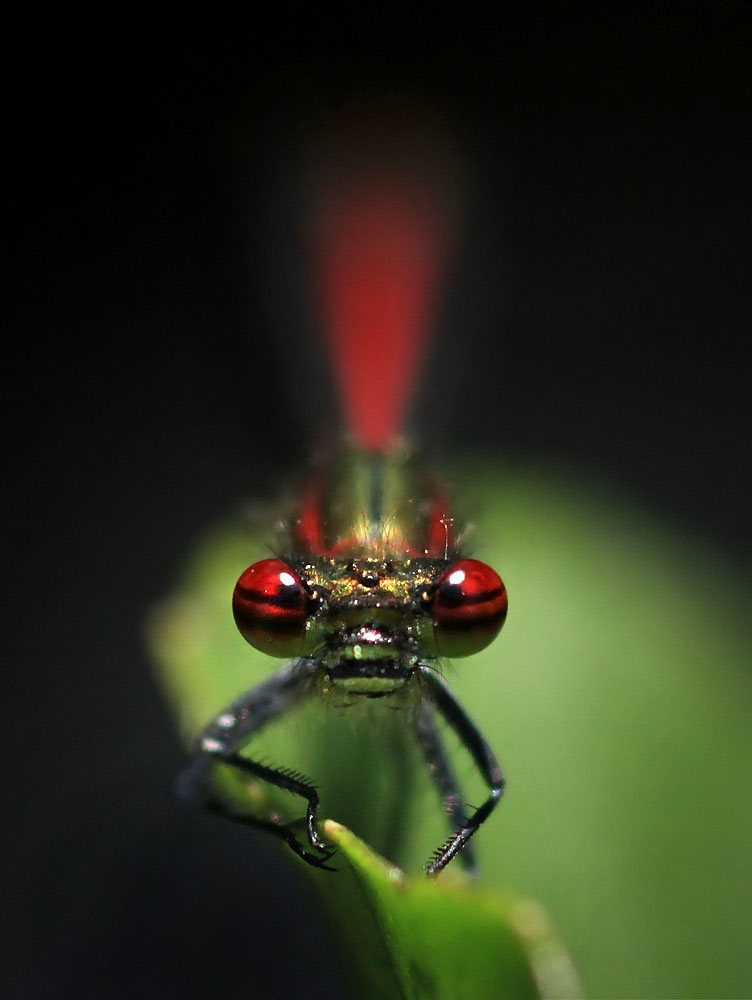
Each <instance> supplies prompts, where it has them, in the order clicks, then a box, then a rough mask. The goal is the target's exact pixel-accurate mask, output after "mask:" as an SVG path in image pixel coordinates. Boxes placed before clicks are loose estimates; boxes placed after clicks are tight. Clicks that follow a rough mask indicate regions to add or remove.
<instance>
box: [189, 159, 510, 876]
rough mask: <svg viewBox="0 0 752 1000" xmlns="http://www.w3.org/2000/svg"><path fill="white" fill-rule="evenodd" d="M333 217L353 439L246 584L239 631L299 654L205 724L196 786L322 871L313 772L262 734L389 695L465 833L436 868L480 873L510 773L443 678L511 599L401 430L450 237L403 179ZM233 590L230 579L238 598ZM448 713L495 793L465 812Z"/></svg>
mask: <svg viewBox="0 0 752 1000" xmlns="http://www.w3.org/2000/svg"><path fill="white" fill-rule="evenodd" d="M319 222H320V225H319V232H318V243H317V245H318V251H317V256H316V262H315V263H316V270H317V273H318V280H319V285H320V293H321V294H320V300H321V304H322V312H323V320H324V322H323V325H324V328H325V330H326V332H327V336H328V338H329V341H330V349H331V356H332V360H333V366H334V368H335V369H336V371H337V377H338V382H339V387H340V394H341V396H342V399H343V404H344V410H345V413H346V417H347V422H348V430H349V438H350V440H351V441H354V442H355V443H354V444H348V445H346V446H343V447H342V448H341V449H340V450H338V451H335V452H334V453H333V454H331V455H329V456H328V457H327V458H325V459H324V460H323V461H319V462H317V463H315V464H314V466H313V468H312V471H311V472H310V474H309V476H308V477H307V479H305V481H304V485H303V488H302V490H301V492H300V496H299V498H298V500H297V502H296V505H295V508H294V509H293V511H292V512H291V514H290V516H289V518H288V520H287V525H288V531H287V538H286V539H285V540H284V542H282V543H281V545H280V547H279V548H278V550H277V551H278V552H279V553H280V554H279V555H275V556H274V557H272V558H266V559H261V560H260V561H257V562H255V563H253V564H252V565H251V566H249V567H248V568H247V569H246V570H245V571H244V572H243V573H242V574H241V576H240V578H239V579H238V580H237V583H235V589H234V592H233V595H232V609H233V613H234V618H235V623H236V625H237V627H238V629H239V631H240V633H241V635H242V636H243V637H244V638H245V639H246V640H247V642H248V643H249V644H250V645H251V646H253V647H254V648H255V649H257V650H260V651H262V652H264V653H267V654H269V655H271V656H275V657H278V658H281V659H283V660H285V661H286V662H285V663H284V664H283V665H282V666H281V667H280V668H279V669H278V670H277V672H276V673H274V674H273V675H272V676H271V677H270V678H269V679H268V680H266V681H264V682H263V683H261V684H259V685H258V686H256V687H254V688H252V689H251V690H250V691H248V692H246V693H245V694H242V695H240V697H238V698H237V700H235V701H233V702H232V704H230V705H229V706H228V707H227V708H225V709H224V710H223V711H222V712H220V713H219V714H218V715H217V716H216V717H215V718H214V719H213V720H212V721H211V722H210V723H209V724H208V725H207V726H206V727H205V728H204V730H203V732H202V733H201V735H200V737H199V740H198V744H197V751H196V756H195V758H194V761H193V763H192V764H191V766H190V767H189V768H188V769H187V770H186V771H185V772H184V775H183V777H182V782H181V788H182V790H183V792H184V793H185V794H186V795H187V796H189V797H191V798H192V799H194V800H197V801H199V802H201V803H203V804H204V805H205V806H206V807H208V808H209V809H212V810H214V811H216V812H219V813H222V814H224V815H226V816H228V817H230V818H232V819H235V820H238V821H240V822H244V823H248V824H250V825H252V826H254V827H260V828H262V829H265V830H267V831H269V832H270V833H272V834H274V835H275V836H277V837H279V838H281V839H282V840H284V841H285V842H286V843H287V844H288V845H289V846H290V848H291V849H292V850H293V851H295V853H296V854H298V855H299V856H300V857H301V858H303V860H305V861H306V862H308V863H309V864H310V865H313V866H315V867H318V868H329V867H330V866H329V865H328V862H329V860H330V858H331V856H332V853H333V850H332V849H331V848H330V847H329V846H327V844H326V843H325V842H324V841H323V840H322V837H321V835H320V833H319V830H318V828H317V809H318V807H319V801H320V800H319V792H318V789H317V787H316V786H315V785H314V783H313V780H310V779H309V778H308V777H305V776H304V775H303V774H302V773H299V772H298V771H297V770H290V769H288V768H287V767H283V766H276V764H275V766H272V765H270V764H269V763H267V762H263V763H262V762H261V761H258V760H254V759H253V756H252V750H253V743H252V741H253V737H254V735H255V734H256V733H258V732H259V731H260V730H261V729H262V728H264V727H265V726H267V724H268V723H270V722H272V721H273V720H275V719H278V718H279V717H280V716H281V715H283V713H285V712H287V711H288V710H289V709H291V708H292V707H293V706H294V705H297V704H298V703H300V702H301V701H303V700H305V699H309V698H310V699H314V698H318V699H320V700H322V701H323V702H325V703H326V704H328V705H330V706H333V707H334V708H336V709H341V710H343V711H346V710H347V709H348V708H351V707H352V706H354V705H356V704H358V703H363V702H366V701H368V702H374V703H376V702H377V703H378V704H379V705H380V706H384V710H385V711H386V710H387V709H397V710H399V712H400V716H401V719H402V722H403V725H404V727H406V728H407V729H409V730H410V731H411V732H412V734H413V736H414V738H415V741H416V742H417V745H418V747H419V748H420V751H421V753H422V756H423V758H424V759H425V761H426V763H427V765H428V768H429V772H430V775H431V777H432V779H433V781H434V783H435V784H436V786H437V788H438V790H439V792H440V794H441V797H442V799H443V801H444V805H445V809H446V812H447V814H448V816H449V820H450V823H451V834H450V836H449V837H448V839H447V840H446V841H445V842H443V843H442V844H441V845H440V846H439V847H438V848H437V849H436V851H435V852H434V854H433V855H432V856H431V858H430V860H429V861H428V863H427V864H426V869H427V872H428V873H429V874H432V875H434V874H437V873H438V872H440V871H441V870H442V869H443V868H444V867H445V866H446V865H447V864H448V863H449V862H450V861H451V860H452V858H454V857H455V855H458V854H459V855H460V857H461V858H462V860H463V863H464V864H465V866H466V867H468V868H471V867H472V866H473V859H472V853H471V851H470V850H469V849H468V847H467V845H468V841H469V840H470V838H471V837H472V835H473V834H474V833H475V832H476V831H477V830H478V828H479V827H480V826H481V824H482V823H483V822H484V821H485V820H486V819H487V818H488V817H489V815H490V814H491V812H492V811H493V810H494V808H495V806H496V805H497V803H498V802H499V799H500V797H501V795H502V791H503V787H504V779H503V777H502V773H501V769H500V768H499V764H498V762H497V760H496V757H495V756H494V754H493V751H492V750H491V748H490V747H489V745H488V743H487V742H486V740H485V739H484V737H483V736H482V734H481V733H480V731H479V730H478V729H477V728H476V726H475V725H474V724H473V722H472V721H471V718H470V716H469V715H468V714H467V713H466V712H465V710H464V709H463V708H462V706H461V705H460V704H459V702H458V701H457V700H456V698H455V697H454V695H453V694H452V692H451V690H450V689H449V687H448V685H447V683H446V681H445V680H444V679H443V676H442V672H441V662H442V660H443V659H444V658H450V659H451V658H455V657H465V656H471V655H472V654H474V653H477V652H479V651H480V650H482V649H484V648H485V647H486V646H487V645H488V644H489V643H491V642H492V641H493V639H494V638H495V637H496V635H497V634H498V632H499V630H500V629H501V627H502V625H503V623H504V619H505V617H506V613H507V595H506V590H505V587H504V584H503V583H502V581H501V579H500V577H499V576H498V574H497V573H496V571H495V570H493V569H492V568H491V567H490V566H488V565H486V564H485V563H483V562H480V561H479V560H477V559H473V558H467V557H466V556H464V555H463V553H462V552H461V551H460V548H461V536H460V535H459V534H458V533H457V532H456V530H455V526H454V522H453V519H452V516H451V510H450V508H449V504H448V501H447V499H446V497H445V495H444V493H443V491H442V490H441V488H440V487H438V486H437V485H436V483H435V481H434V480H433V479H432V478H431V477H429V476H428V475H427V474H426V473H425V472H424V471H423V470H422V468H421V467H420V465H419V463H418V462H417V461H415V459H414V458H413V456H412V454H411V452H410V451H409V449H408V448H407V446H406V445H405V444H404V443H403V442H402V441H401V439H400V438H398V437H397V432H398V430H399V428H400V426H401V421H402V417H403V411H404V409H405V406H406V402H407V394H408V390H409V386H410V384H411V382H412V380H413V377H414V371H415V368H416V365H417V360H418V356H419V353H420V351H419V347H420V344H421V343H422V341H423V339H424V333H425V330H424V327H425V325H426V320H427V315H428V308H427V306H428V302H429V299H430V296H431V292H432V290H433V286H434V285H435V280H436V274H437V272H438V267H439V263H440V256H441V255H440V253H439V248H440V246H441V242H442V241H441V229H442V227H441V225H440V220H439V219H438V215H437V211H436V206H435V202H434V201H432V200H431V198H427V197H425V192H424V191H423V190H422V189H420V188H419V187H415V186H414V185H410V184H407V185H405V184H403V185H402V186H399V185H396V184H395V182H394V180H393V179H392V180H390V182H389V184H387V185H386V186H385V185H384V184H383V183H375V184H374V183H364V182H363V181H362V178H361V179H360V181H359V183H358V184H357V185H355V186H354V187H351V188H350V189H349V190H345V191H344V192H343V191H342V190H339V191H338V192H337V194H336V197H335V198H334V199H333V200H330V202H329V203H328V206H327V208H326V210H325V211H323V212H322V213H321V217H320V220H319ZM231 587H232V581H228V597H229V592H230V588H231ZM438 720H443V722H444V723H446V724H447V725H448V727H449V728H450V729H451V730H453V731H454V732H455V733H456V735H457V736H458V737H459V739H460V741H461V743H462V744H463V745H464V746H465V748H466V749H467V750H468V751H469V753H470V755H471V757H472V759H473V761H474V762H475V765H476V767H477V769H478V771H479V772H480V774H481V776H482V778H483V780H484V782H485V784H486V785H487V797H486V798H485V800H484V801H482V802H481V804H480V806H478V807H477V808H470V809H468V810H467V812H466V807H465V806H464V805H463V799H462V795H461V793H460V789H459V787H458V783H457V780H456V778H455V776H454V771H453V768H452V766H451V764H450V761H449V758H448V755H447V753H446V751H445V749H444V745H443V741H442V738H441V733H440V728H439V725H438ZM246 748H247V752H248V753H250V754H251V755H250V756H247V755H246ZM284 763H287V762H284ZM289 764H290V765H291V766H292V767H295V768H297V767H298V766H299V765H301V766H304V764H303V762H298V761H290V762H289ZM217 767H223V768H225V769H229V770H230V771H232V772H234V773H237V774H238V775H241V776H246V777H247V778H248V779H251V780H253V781H255V782H265V783H267V784H268V785H270V786H274V787H276V788H278V789H283V790H285V791H287V792H289V793H292V794H293V795H294V796H297V797H298V798H299V800H300V804H301V814H302V813H304V820H303V817H302V816H301V818H300V819H299V820H298V821H292V822H283V821H282V820H281V819H280V818H279V816H277V815H275V816H272V817H270V818H268V819H261V818H260V817H259V816H257V815H253V814H250V813H249V812H248V811H246V810H241V809H239V808H238V807H237V804H236V803H235V802H234V801H233V800H232V798H231V797H228V796H225V795H223V794H222V791H221V787H220V785H218V783H216V782H214V781H213V780H212V776H213V774H214V771H215V769H216V768H217ZM301 821H302V822H301ZM301 827H302V832H301ZM365 835H366V836H367V831H365ZM427 847H428V845H427Z"/></svg>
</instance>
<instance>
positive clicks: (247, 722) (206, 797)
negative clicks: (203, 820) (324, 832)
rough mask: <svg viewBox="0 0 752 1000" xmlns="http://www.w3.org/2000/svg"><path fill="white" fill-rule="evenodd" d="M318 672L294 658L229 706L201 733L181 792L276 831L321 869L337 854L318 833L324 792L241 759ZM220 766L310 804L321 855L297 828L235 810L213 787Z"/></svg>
mask: <svg viewBox="0 0 752 1000" xmlns="http://www.w3.org/2000/svg"><path fill="white" fill-rule="evenodd" d="M316 669H317V662H316V661H315V660H312V659H298V660H292V661H291V662H290V663H286V664H285V665H284V666H283V667H281V668H280V669H279V670H278V671H277V673H276V674H274V675H273V676H272V677H270V678H269V680H267V681H264V682H263V683H262V684H259V685H258V686H257V687H255V688H252V690H250V691H248V692H246V693H245V694H244V695H242V696H241V697H240V698H238V699H237V700H236V701H234V702H233V703H232V704H231V705H230V706H229V708H227V709H225V710H224V711H223V712H220V713H219V715H217V716H216V718H214V719H213V720H212V721H211V722H210V723H209V725H208V726H206V728H205V729H204V731H203V732H202V733H201V735H200V737H199V740H198V752H197V753H196V756H195V757H194V759H193V761H192V763H191V764H190V765H189V766H188V767H187V768H186V770H185V771H183V773H182V774H181V775H180V777H179V779H178V791H179V794H180V795H181V796H182V797H184V798H186V799H189V800H190V801H193V802H197V803H199V804H201V805H202V806H204V808H206V809H209V810H211V811H212V812H216V813H219V814H220V815H223V816H225V817H227V818H228V819H232V820H235V821H236V822H239V823H245V824H247V825H249V826H253V827H255V828H257V829H262V830H264V831H266V832H269V833H272V834H274V835H275V836H277V837H279V838H281V839H282V840H284V841H285V843H287V844H288V845H289V846H290V847H291V848H292V849H293V850H294V851H295V853H296V854H298V855H299V857H301V858H303V860H304V861H307V862H308V863H309V864H311V865H314V866H315V867H318V868H326V867H327V866H326V864H325V862H326V861H328V860H329V858H330V857H331V855H332V854H333V851H332V850H331V849H330V848H328V847H327V846H326V845H325V844H324V843H323V841H322V840H321V839H320V837H319V835H318V832H317V830H316V809H317V808H318V804H319V796H318V792H317V791H316V788H315V787H314V785H312V784H311V782H310V781H308V780H307V779H306V778H304V777H303V775H301V774H298V773H296V772H294V771H291V770H287V769H285V768H275V767H269V766H268V765H266V764H260V763H258V762H257V761H254V760H251V759H249V758H247V757H244V756H241V754H240V753H239V751H240V749H241V748H242V747H243V746H244V745H245V744H246V743H247V742H248V741H249V740H250V739H251V737H252V736H253V735H254V733H257V732H258V731H259V730H260V729H261V728H262V727H263V726H265V725H266V724H267V723H268V722H271V721H272V720H273V719H275V718H277V717H278V716H280V715H282V714H283V713H284V712H286V711H287V709H289V708H291V707H292V705H294V704H295V703H296V702H297V701H298V700H299V699H300V697H301V695H302V694H303V693H304V691H305V690H306V687H307V685H308V681H309V680H310V678H311V677H312V676H313V674H314V672H315V671H316ZM217 764H225V765H227V766H229V767H232V768H234V769H235V770H237V771H240V772H242V773H243V774H250V775H253V776H254V777H255V778H261V779H262V780H263V781H266V782H268V783H269V784H271V785H274V786H275V787H277V788H282V789H284V790H286V791H288V792H292V793H293V794H294V795H299V796H300V797H301V798H303V799H305V800H306V820H305V822H306V833H307V838H308V843H309V844H310V845H311V847H313V848H315V850H316V851H318V852H320V853H319V854H311V853H310V852H309V851H307V850H306V849H305V848H303V847H302V846H301V845H300V844H299V843H298V841H297V839H296V838H295V834H294V833H293V830H292V827H293V825H294V824H288V825H284V826H281V825H278V824H276V823H271V822H268V821H264V820H258V819H255V818H254V817H252V816H250V815H248V814H246V813H242V812H239V811H238V810H235V809H233V808H232V807H231V806H230V805H228V803H227V802H225V801H224V800H223V799H222V798H221V797H220V796H219V795H217V793H216V792H215V791H214V790H213V789H212V788H211V781H210V777H211V773H212V771H213V770H214V768H215V766H216V765H217Z"/></svg>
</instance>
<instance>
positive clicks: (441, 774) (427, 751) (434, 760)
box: [414, 701, 475, 873]
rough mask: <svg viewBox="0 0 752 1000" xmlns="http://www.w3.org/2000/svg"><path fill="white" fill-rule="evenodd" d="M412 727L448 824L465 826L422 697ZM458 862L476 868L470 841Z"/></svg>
mask: <svg viewBox="0 0 752 1000" xmlns="http://www.w3.org/2000/svg"><path fill="white" fill-rule="evenodd" d="M414 729H415V738H416V740H417V742H418V746H419V747H420V749H421V752H422V753H423V756H424V758H425V761H426V763H427V764H428V770H429V773H430V775H431V778H432V780H433V782H434V784H435V785H436V788H437V790H438V793H439V795H440V796H441V801H442V803H443V804H444V809H445V811H446V813H447V815H448V816H449V825H450V827H451V829H452V830H457V829H459V828H460V827H462V826H464V825H465V823H466V821H467V820H466V815H465V811H464V807H463V804H462V803H463V797H462V792H461V790H460V786H459V782H458V780H457V776H456V774H455V773H454V769H453V768H452V765H451V762H450V760H449V757H448V756H447V752H446V749H445V747H444V744H443V742H442V740H441V736H440V735H439V730H438V728H437V726H436V722H435V721H434V717H433V712H432V710H431V707H430V705H428V704H427V703H426V702H425V701H424V702H422V703H421V705H420V708H419V710H418V713H417V715H416V717H415V721H414ZM460 862H461V863H462V865H463V866H464V868H465V870H466V871H468V872H470V873H474V872H475V857H474V852H473V849H472V846H471V845H470V844H466V845H465V848H464V850H462V851H461V853H460Z"/></svg>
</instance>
